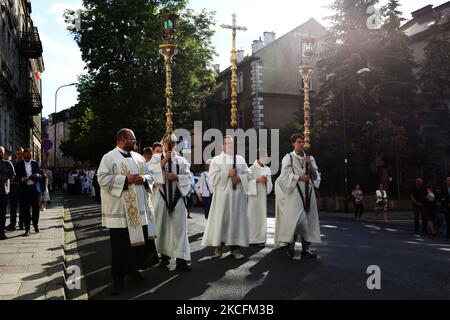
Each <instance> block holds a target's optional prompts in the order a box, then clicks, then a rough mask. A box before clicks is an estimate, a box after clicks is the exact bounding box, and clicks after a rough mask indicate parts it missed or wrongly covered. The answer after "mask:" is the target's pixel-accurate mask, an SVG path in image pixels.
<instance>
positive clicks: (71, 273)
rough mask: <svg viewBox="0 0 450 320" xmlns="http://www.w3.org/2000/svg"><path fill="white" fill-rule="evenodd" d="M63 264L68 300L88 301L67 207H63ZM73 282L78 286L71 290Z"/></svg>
mask: <svg viewBox="0 0 450 320" xmlns="http://www.w3.org/2000/svg"><path fill="white" fill-rule="evenodd" d="M64 264H65V275H66V281H65V282H64V284H65V289H66V293H67V297H68V300H88V294H87V287H86V281H85V279H84V273H83V267H82V265H81V258H80V254H79V252H78V241H77V238H76V235H75V228H74V225H73V222H72V216H71V214H70V209H69V208H68V206H64ZM74 280H75V281H78V283H79V286H78V287H76V288H74V289H71V288H69V286H71V285H73V282H74Z"/></svg>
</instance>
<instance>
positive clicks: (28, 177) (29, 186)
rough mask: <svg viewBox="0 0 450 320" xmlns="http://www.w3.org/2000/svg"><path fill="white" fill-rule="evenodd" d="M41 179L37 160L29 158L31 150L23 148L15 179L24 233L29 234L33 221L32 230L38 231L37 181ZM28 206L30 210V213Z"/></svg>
mask: <svg viewBox="0 0 450 320" xmlns="http://www.w3.org/2000/svg"><path fill="white" fill-rule="evenodd" d="M41 179H42V175H41V169H40V168H39V163H38V162H37V161H34V160H31V150H30V149H24V151H23V161H22V162H20V163H19V164H17V171H16V181H17V182H19V194H20V195H19V202H20V211H21V215H22V216H23V219H24V221H23V222H24V227H25V234H24V236H29V235H30V225H31V221H32V222H33V227H34V231H35V232H36V233H38V232H39V199H40V187H39V181H40V180H41ZM30 208H31V212H32V214H31V213H30Z"/></svg>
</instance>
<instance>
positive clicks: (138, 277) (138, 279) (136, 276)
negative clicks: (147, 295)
mask: <svg viewBox="0 0 450 320" xmlns="http://www.w3.org/2000/svg"><path fill="white" fill-rule="evenodd" d="M131 277H132V278H133V280H134V281H136V282H144V281H145V279H144V277H143V276H142V275H141V273H140V272H139V271H136V272H134V273H133V275H132V276H131Z"/></svg>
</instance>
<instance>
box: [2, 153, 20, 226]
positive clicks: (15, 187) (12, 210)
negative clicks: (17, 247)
mask: <svg viewBox="0 0 450 320" xmlns="http://www.w3.org/2000/svg"><path fill="white" fill-rule="evenodd" d="M22 161H23V148H22V147H16V161H15V162H14V171H17V165H18V164H19V163H21V162H22ZM18 204H19V182H17V181H16V179H14V180H13V181H11V186H10V192H9V219H10V224H9V226H8V227H7V228H6V230H8V231H14V230H16V222H17V207H18ZM19 212H20V209H19ZM19 229H20V230H23V229H24V228H23V218H22V216H21V215H19Z"/></svg>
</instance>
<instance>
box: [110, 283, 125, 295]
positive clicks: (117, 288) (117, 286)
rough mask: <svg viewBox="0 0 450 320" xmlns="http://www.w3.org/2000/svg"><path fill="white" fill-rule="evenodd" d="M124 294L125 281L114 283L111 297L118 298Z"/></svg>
mask: <svg viewBox="0 0 450 320" xmlns="http://www.w3.org/2000/svg"><path fill="white" fill-rule="evenodd" d="M122 292H123V281H113V284H112V290H111V295H113V296H118V295H119V294H121V293H122Z"/></svg>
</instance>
